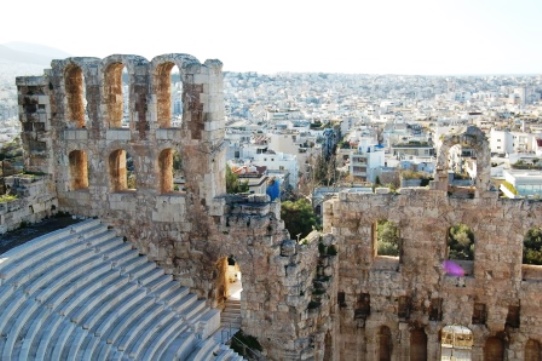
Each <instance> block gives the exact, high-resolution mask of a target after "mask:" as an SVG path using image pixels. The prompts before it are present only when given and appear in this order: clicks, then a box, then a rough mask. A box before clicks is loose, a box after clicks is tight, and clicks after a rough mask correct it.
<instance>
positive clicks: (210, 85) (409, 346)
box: [3, 54, 542, 360]
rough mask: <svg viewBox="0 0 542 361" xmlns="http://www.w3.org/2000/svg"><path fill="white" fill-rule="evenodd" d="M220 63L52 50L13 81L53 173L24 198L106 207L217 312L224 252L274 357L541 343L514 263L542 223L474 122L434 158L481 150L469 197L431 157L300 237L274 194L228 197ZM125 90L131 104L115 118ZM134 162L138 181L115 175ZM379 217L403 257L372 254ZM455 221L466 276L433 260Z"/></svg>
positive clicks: (42, 159)
mask: <svg viewBox="0 0 542 361" xmlns="http://www.w3.org/2000/svg"><path fill="white" fill-rule="evenodd" d="M173 65H177V67H178V68H179V69H180V72H181V79H182V81H183V122H182V125H181V126H180V127H177V128H174V127H171V125H172V124H173V123H172V122H171V119H168V117H170V116H171V113H170V112H169V110H168V109H167V107H168V106H169V105H170V103H169V101H168V96H169V95H168V94H169V90H168V89H167V87H168V84H169V83H168V72H169V71H170V70H171V68H172V67H173ZM221 66H222V65H221V63H220V62H219V61H215V60H211V61H209V60H208V61H206V62H205V63H203V64H201V63H200V62H199V61H198V60H197V59H195V58H194V57H192V56H190V55H186V54H167V55H162V56H158V57H156V58H154V59H153V60H152V61H150V62H149V61H147V60H146V59H144V58H142V57H139V56H133V55H113V56H110V57H108V58H105V59H96V58H69V59H65V60H56V61H53V63H52V69H51V70H47V71H46V72H45V74H44V75H43V76H41V77H24V78H17V85H18V91H19V104H20V120H21V122H22V123H23V136H22V139H23V145H24V150H25V154H26V160H25V166H26V169H27V170H32V171H34V172H43V173H46V174H47V176H46V180H44V181H43V187H44V189H43V194H42V196H44V197H48V198H46V199H45V198H44V199H34V200H33V199H31V198H29V199H30V200H29V201H28V202H30V203H31V205H34V204H38V203H39V204H41V203H43V204H45V206H44V207H45V208H43V212H47V209H50V210H52V208H48V207H49V206H50V205H51V206H52V205H55V206H56V205H57V202H58V210H61V211H68V212H70V213H73V214H76V215H82V216H97V217H100V219H102V220H103V221H105V222H107V223H109V224H111V225H113V226H114V227H115V228H116V229H118V230H119V233H121V234H122V235H124V236H126V237H127V239H128V240H129V241H131V242H133V243H134V244H135V245H136V246H137V248H138V249H139V250H140V252H141V253H144V254H146V255H147V256H148V257H149V258H151V259H153V260H156V262H158V263H159V264H160V265H161V266H162V267H163V268H164V269H165V270H166V271H167V272H170V273H172V274H174V275H175V277H176V278H177V279H178V280H179V281H180V282H181V284H183V285H185V286H188V287H190V288H191V289H192V291H194V292H197V293H198V295H199V296H200V297H202V298H206V299H208V301H209V304H212V305H214V306H217V307H220V306H221V304H222V302H223V301H224V279H225V274H224V272H225V271H224V269H225V268H224V262H223V260H224V258H227V257H232V258H234V259H235V261H236V262H237V265H238V266H239V268H240V270H241V272H242V283H243V293H242V298H241V315H242V327H243V330H244V331H245V332H246V333H248V334H251V335H253V336H256V337H257V338H258V339H259V341H260V343H261V344H262V345H263V346H264V348H265V350H266V351H265V353H266V354H267V356H268V357H269V358H270V359H273V360H377V359H388V357H387V356H389V359H391V360H410V359H412V360H414V359H415V358H414V356H413V357H412V358H411V357H410V355H411V354H412V355H414V354H415V353H416V354H417V355H420V354H424V355H426V356H423V357H426V358H427V359H430V360H433V359H437V358H438V355H439V332H440V331H441V330H442V328H443V327H445V326H446V325H454V324H457V325H463V326H466V327H469V328H470V329H471V330H472V332H473V333H474V349H473V360H480V359H481V358H482V357H483V354H484V347H485V344H486V341H487V340H493V341H495V340H497V342H501V343H502V344H503V345H504V346H505V348H506V355H507V357H508V359H510V360H520V359H522V358H523V357H524V350H525V345H526V344H527V342H528V341H529V340H535V341H538V342H542V336H541V335H542V328H541V326H540V325H542V316H541V315H542V313H541V312H540V304H541V301H542V292H541V291H542V285H541V283H540V281H541V280H542V269H541V268H540V267H537V266H523V265H522V264H521V260H522V241H523V237H524V235H525V233H526V232H527V230H528V229H529V228H531V227H533V226H541V225H542V212H541V211H542V204H541V203H537V202H530V201H521V200H520V201H517V200H502V199H498V197H497V194H496V193H492V192H488V191H487V190H488V187H489V184H488V182H489V175H488V174H489V173H488V170H489V167H488V161H489V158H488V154H489V153H488V152H489V150H488V148H487V140H486V139H485V137H484V136H483V134H482V133H480V132H479V130H477V129H474V128H469V129H467V131H466V133H465V134H463V135H450V136H447V137H444V138H443V139H442V140H441V145H440V147H441V150H442V152H444V153H446V152H447V150H448V149H449V148H450V147H451V146H453V145H454V144H465V145H467V146H469V147H471V148H474V149H475V150H476V156H477V158H478V161H479V163H480V164H477V169H478V171H479V174H478V176H477V178H476V181H475V184H476V193H474V194H473V199H458V198H454V197H450V196H449V195H448V192H449V188H448V181H447V179H448V178H447V170H446V167H447V157H446V156H444V155H442V154H440V153H439V158H438V167H437V170H436V172H435V180H434V181H433V182H432V184H431V189H402V190H401V191H400V194H390V193H389V190H388V189H377V190H376V194H356V193H349V192H347V191H346V192H342V193H340V195H339V197H338V198H336V199H332V200H330V201H327V202H325V203H324V235H323V236H320V235H318V234H315V233H313V234H312V235H311V236H310V237H309V238H310V239H309V241H308V242H307V243H306V244H305V243H304V244H295V242H293V241H291V240H290V239H289V238H290V237H289V235H287V232H285V231H284V223H283V222H282V220H280V204H279V203H276V202H270V201H269V200H268V198H267V196H265V195H252V196H249V197H239V196H227V195H226V194H225V153H224V148H223V141H224V115H223V111H224V99H223V92H222V72H221ZM123 68H126V69H127V71H128V78H129V84H130V85H129V87H128V94H127V95H128V97H123V94H122V87H121V86H120V84H121V78H120V76H121V71H122V69H123ZM125 99H128V102H129V103H128V112H127V114H121V113H122V112H121V110H122V109H123V107H122V104H123V102H124V101H125ZM125 115H127V117H128V126H127V127H122V117H123V116H125ZM172 151H176V152H179V154H181V157H182V166H183V171H184V174H185V179H186V184H185V191H182V192H179V191H172V190H171V180H170V179H169V178H166V177H171V169H166V167H169V166H171V163H172V162H171V159H170V157H171V153H170V152H172ZM127 154H129V155H130V156H131V159H132V161H133V169H128V165H127V162H125V160H126V157H127ZM129 171H131V172H133V174H135V187H133V188H131V187H128V182H127V181H126V179H123V177H121V176H124V175H126V174H127V173H128V172H129ZM57 200H58V201H57ZM25 202H27V200H25ZM40 202H41V203H40ZM47 202H49V203H47ZM30 203H29V204H30ZM20 204H21V207H22V208H25V207H27V205H26V204H24V205H23V203H20ZM15 211H16V210H15V209H12V213H13V214H14V212H15ZM43 212H42V213H43ZM42 213H40V215H41V214H42ZM43 214H45V213H43ZM3 219H4V218H3ZM382 219H387V220H391V221H393V222H394V223H395V224H396V225H397V226H398V227H399V230H400V236H401V240H402V247H401V252H400V257H383V256H377V255H376V253H375V240H374V238H375V232H374V229H375V224H376V222H377V221H379V220H382ZM457 223H464V224H466V225H468V226H469V227H470V228H471V229H472V230H473V231H474V234H475V238H476V242H475V260H474V261H464V262H462V265H463V266H464V267H465V269H467V270H468V273H469V274H468V275H467V276H465V277H461V278H454V277H450V276H447V275H445V274H444V273H443V271H442V262H443V261H444V260H445V259H447V256H448V255H447V252H448V247H447V233H448V231H449V229H450V227H451V226H453V225H455V224H457ZM332 246H333V247H336V249H337V250H338V253H337V254H335V252H334V248H333V247H332ZM475 305H476V307H480V306H484V307H485V310H486V317H485V320H483V322H480V321H476V320H475V321H476V322H475V321H473V312H474V308H475ZM515 313H517V315H518V317H514V314H515ZM493 341H492V342H493ZM383 349H385V351H386V353H387V355H382V354H380V353H381V351H382V350H383ZM420 352H421V353H420ZM381 356H383V357H381ZM384 356H385V357H384ZM423 357H422V358H423Z"/></svg>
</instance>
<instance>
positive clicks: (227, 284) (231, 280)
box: [215, 255, 243, 303]
mask: <svg viewBox="0 0 542 361" xmlns="http://www.w3.org/2000/svg"><path fill="white" fill-rule="evenodd" d="M216 266H217V268H218V277H217V287H216V292H217V294H216V297H215V299H216V300H217V301H218V303H222V302H223V301H225V300H227V299H229V298H232V297H233V298H235V299H240V298H241V291H242V289H243V288H242V283H241V282H242V280H241V278H242V273H241V267H240V265H239V263H238V262H237V260H236V259H235V257H234V256H233V255H230V256H228V257H221V258H220V259H219V260H218V261H217V263H216Z"/></svg>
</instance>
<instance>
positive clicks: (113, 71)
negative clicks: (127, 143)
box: [104, 63, 130, 128]
mask: <svg viewBox="0 0 542 361" xmlns="http://www.w3.org/2000/svg"><path fill="white" fill-rule="evenodd" d="M104 89H105V96H106V103H107V112H108V116H109V128H121V127H127V126H128V125H129V122H130V86H129V74H128V72H127V70H126V67H125V66H124V64H122V63H113V64H111V65H109V66H108V67H107V70H106V72H105V88H104Z"/></svg>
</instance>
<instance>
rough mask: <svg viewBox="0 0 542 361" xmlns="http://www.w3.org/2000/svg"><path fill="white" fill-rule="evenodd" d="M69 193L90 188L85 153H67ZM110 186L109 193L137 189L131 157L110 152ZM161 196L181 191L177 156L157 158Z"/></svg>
mask: <svg viewBox="0 0 542 361" xmlns="http://www.w3.org/2000/svg"><path fill="white" fill-rule="evenodd" d="M68 159H69V172H70V189H72V190H81V189H87V188H88V187H89V165H88V156H87V153H86V152H85V151H84V150H74V151H72V152H70V153H69V155H68ZM108 168H109V169H108V173H109V179H110V181H109V183H110V189H111V191H112V192H121V191H126V190H135V189H136V184H137V182H136V172H135V165H134V159H133V157H132V156H131V155H130V154H129V153H128V152H126V150H124V149H116V150H113V151H112V152H111V153H110V154H109V157H108ZM158 170H159V177H160V178H159V190H160V193H162V194H164V193H171V192H175V191H180V192H182V191H184V183H185V182H184V171H183V167H182V160H181V157H180V154H179V152H177V151H176V150H174V149H171V148H168V149H163V150H162V151H161V152H160V154H159V156H158Z"/></svg>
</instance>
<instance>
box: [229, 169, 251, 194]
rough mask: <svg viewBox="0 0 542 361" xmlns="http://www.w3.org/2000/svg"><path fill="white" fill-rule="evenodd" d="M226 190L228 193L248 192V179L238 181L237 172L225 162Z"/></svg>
mask: <svg viewBox="0 0 542 361" xmlns="http://www.w3.org/2000/svg"><path fill="white" fill-rule="evenodd" d="M226 192H227V193H230V194H235V193H243V192H248V181H239V177H238V176H237V174H235V173H233V172H232V170H231V168H230V166H229V165H227V164H226Z"/></svg>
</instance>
